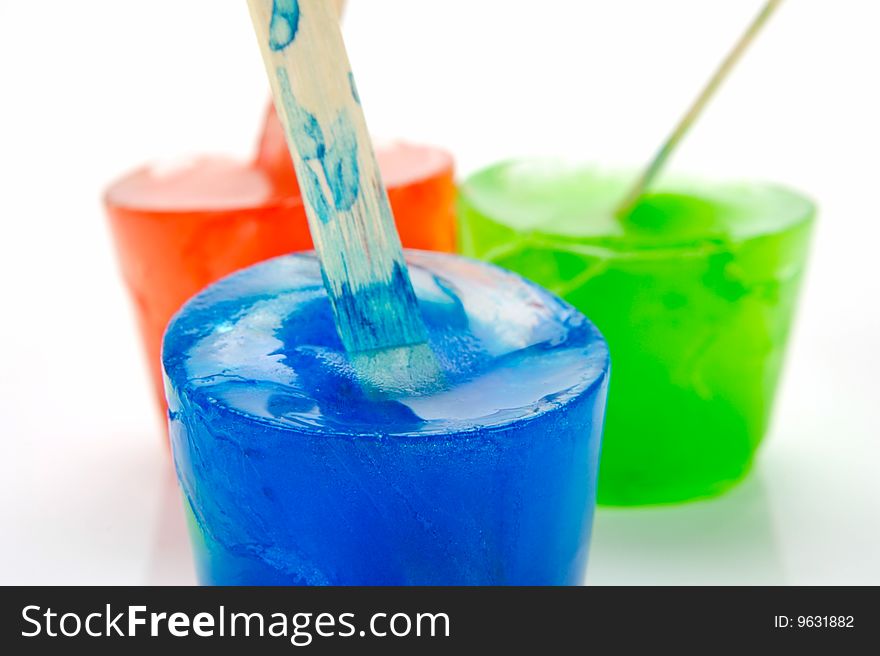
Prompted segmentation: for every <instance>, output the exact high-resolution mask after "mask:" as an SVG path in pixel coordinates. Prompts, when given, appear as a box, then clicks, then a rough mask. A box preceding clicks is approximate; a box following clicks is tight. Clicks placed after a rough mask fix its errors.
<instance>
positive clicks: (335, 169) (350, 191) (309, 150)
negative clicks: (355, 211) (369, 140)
mask: <svg viewBox="0 0 880 656" xmlns="http://www.w3.org/2000/svg"><path fill="white" fill-rule="evenodd" d="M276 74H277V76H278V82H279V85H280V87H281V97H282V102H283V104H284V112H285V113H286V114H287V118H288V122H289V123H290V126H291V135H290V136H291V138H292V139H293V142H294V144H295V145H296V148H297V150H298V151H299V153H300V156H301V157H302V158H303V160H304V161H305V163H306V165H307V169H308V170H307V171H305V172H304V178H305V180H302V181H301V183H302V184H303V187H304V192H305V193H306V194H308V196H309V200H311V201H312V205H313V207H315V210H316V212H317V213H318V216H319V217H320V218H321V220H322V221H324V222H325V223H326V222H327V221H329V220H330V212H329V205H328V202H327V199H326V198H324V191H323V189H324V186H323V185H324V184H326V188H327V189H328V190H329V192H330V195H331V197H332V199H333V205H334V207H336V209H337V210H341V211H347V210H350V209H351V208H352V206H353V205H354V204H355V201H357V198H358V195H359V194H360V170H359V167H358V143H357V133H356V132H355V129H354V125H353V124H352V121H351V117H350V116H349V115H348V112H347V111H346V110H345V108H342V109H340V110H339V112H338V113H337V114H336V119H335V120H334V121H333V123H332V125H330V128H329V129H328V131H327V132H328V135H326V136H325V134H324V130H323V129H322V128H321V125H320V123H318V119H317V118H315V116H314V114H312V113H311V112H309V111H307V110H306V109H305V108H303V107H302V106H301V105H300V104H299V102H297V100H296V96H295V95H294V94H293V89H292V87H291V85H290V78H289V77H288V75H287V71H286V70H285V69H284V68H283V67H280V66H279V67H278V68H277V69H276ZM313 163H314V165H315V166H317V168H315V166H313ZM319 174H320V175H319Z"/></svg>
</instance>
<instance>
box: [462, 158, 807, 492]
mask: <svg viewBox="0 0 880 656" xmlns="http://www.w3.org/2000/svg"><path fill="white" fill-rule="evenodd" d="M631 178H632V176H631V175H629V174H614V173H607V172H603V171H601V170H598V169H594V168H589V167H586V166H569V165H565V164H563V163H560V162H555V161H515V162H508V163H503V164H499V165H496V166H493V167H490V168H488V169H485V170H483V171H481V172H479V173H477V174H475V175H473V176H472V177H470V178H469V179H468V180H467V181H466V182H465V184H464V185H462V188H461V198H460V207H459V215H460V216H459V220H460V223H461V237H460V239H461V248H462V251H463V252H464V253H465V254H467V255H472V256H476V257H478V258H481V259H485V260H488V261H491V262H494V263H496V264H499V265H501V266H503V267H506V268H508V269H512V270H514V271H516V272H517V273H520V274H522V275H524V276H526V277H527V278H530V279H532V280H533V281H535V282H537V283H539V284H540V285H543V286H544V287H546V288H548V289H550V290H552V291H554V292H555V293H557V294H559V295H560V296H563V297H564V298H565V299H566V300H568V301H570V302H571V303H573V304H574V305H575V306H577V307H578V308H579V309H580V310H582V311H583V312H584V313H585V314H587V316H589V317H590V318H591V319H592V320H593V321H594V322H595V323H596V325H597V326H598V327H599V329H600V330H601V331H602V332H603V334H604V335H605V337H606V339H607V340H608V343H609V347H610V349H611V359H612V363H613V375H612V382H611V387H610V391H609V399H608V411H607V421H606V428H605V439H604V441H603V447H602V449H603V451H602V460H601V464H600V480H599V502H600V503H605V504H614V505H635V504H652V503H669V502H676V501H683V500H687V499H694V498H699V497H708V496H712V495H715V494H718V493H720V492H722V491H723V490H725V489H726V488H728V487H729V486H731V485H732V484H734V483H735V482H736V481H738V480H739V479H741V478H742V477H743V476H744V475H745V474H746V473H747V472H748V470H749V467H750V465H751V462H752V459H753V456H754V453H755V449H756V447H757V446H758V443H759V442H760V441H761V438H762V437H763V435H764V433H765V431H766V428H767V423H768V418H769V416H770V410H771V407H772V403H773V397H774V393H775V390H776V385H777V381H778V378H779V372H780V368H781V365H782V359H783V355H784V351H785V346H786V342H787V338H788V333H789V328H790V326H791V320H792V315H793V313H794V308H795V304H796V299H797V292H798V287H799V285H800V280H801V275H802V272H803V269H804V263H805V260H806V255H807V245H808V240H809V235H810V230H811V226H812V223H813V218H814V215H815V207H814V206H813V204H812V203H811V202H810V201H809V200H807V199H806V198H804V197H802V196H800V195H799V194H797V193H794V192H792V191H788V190H785V189H783V188H780V187H776V186H771V185H765V184H710V183H703V182H673V183H666V184H661V185H660V186H658V188H657V189H656V190H655V191H654V192H653V193H650V194H649V195H647V196H645V197H644V198H643V199H642V201H641V202H640V204H639V205H638V206H637V207H636V208H635V209H634V211H633V213H632V214H631V215H630V216H629V217H628V218H627V219H625V220H618V219H615V218H614V217H613V215H612V212H613V209H614V206H615V204H616V203H617V202H618V201H619V199H620V198H621V195H622V194H623V193H624V192H625V190H626V188H627V184H628V183H629V182H630V181H631Z"/></svg>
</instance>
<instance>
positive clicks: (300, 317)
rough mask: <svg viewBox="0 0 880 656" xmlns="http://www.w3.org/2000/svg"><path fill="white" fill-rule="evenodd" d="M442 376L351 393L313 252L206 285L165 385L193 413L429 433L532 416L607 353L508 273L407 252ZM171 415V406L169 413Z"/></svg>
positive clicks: (178, 333)
mask: <svg viewBox="0 0 880 656" xmlns="http://www.w3.org/2000/svg"><path fill="white" fill-rule="evenodd" d="M408 260H409V263H410V274H411V276H412V280H413V285H414V287H415V290H416V294H417V296H418V299H419V306H420V309H421V311H422V314H423V316H424V319H425V322H426V324H427V327H428V332H429V335H430V345H431V347H432V349H433V350H434V352H435V354H436V355H437V358H438V360H439V363H440V366H441V368H442V370H443V374H444V375H443V377H442V382H438V385H437V387H436V389H432V390H427V391H425V390H422V391H420V392H419V393H418V394H416V393H405V392H399V391H398V392H394V391H390V392H388V393H386V394H376V393H375V392H372V393H368V392H365V390H364V386H363V385H361V384H360V382H359V381H358V378H357V376H356V375H355V371H354V368H353V367H352V365H351V363H350V361H349V358H348V357H347V355H346V354H345V352H344V349H343V347H342V344H341V342H340V340H339V337H338V335H337V333H336V330H335V326H334V324H333V318H332V313H331V309H330V304H329V301H328V299H327V296H326V293H325V292H324V289H323V286H322V281H321V275H320V269H319V266H318V262H317V260H316V259H315V258H314V257H313V256H307V255H297V256H289V257H284V258H278V259H276V260H271V261H269V262H267V263H264V264H261V265H258V266H256V267H252V268H250V269H247V270H245V271H243V272H240V273H238V274H236V275H234V276H232V277H230V278H227V279H225V280H224V281H222V282H220V283H218V284H217V285H215V286H213V287H211V288H209V289H208V290H207V291H206V292H204V293H202V294H201V295H199V296H198V297H196V299H194V300H193V301H191V302H190V304H188V305H187V308H186V310H185V311H184V312H183V313H182V314H181V315H179V316H178V318H177V319H175V321H174V322H172V325H171V326H170V328H169V331H168V334H167V336H166V341H165V352H164V360H165V366H166V371H167V372H168V375H169V378H170V379H171V380H173V381H175V382H176V383H177V384H178V385H179V384H180V382H181V381H184V380H185V381H188V382H187V384H186V386H187V387H188V388H189V390H190V393H191V394H192V396H193V397H194V398H193V399H192V400H193V402H195V403H196V404H198V405H200V406H207V405H211V406H214V407H220V408H225V409H227V410H229V411H232V412H234V413H237V414H242V413H243V414H246V415H249V416H252V417H254V418H255V419H256V420H258V421H262V422H269V423H271V424H272V425H276V426H278V425H281V426H283V425H289V426H291V427H294V428H296V429H297V430H308V429H309V428H310V427H311V428H314V429H315V430H319V431H322V432H324V431H326V432H330V433H337V434H353V433H360V434H377V433H382V434H430V433H439V432H448V431H450V430H455V429H462V428H466V427H484V426H491V425H496V424H502V423H507V422H509V421H512V420H516V419H521V418H525V417H528V416H531V415H535V414H539V413H541V412H542V411H543V410H546V409H547V408H550V407H553V406H554V405H556V404H559V403H565V401H566V400H568V399H570V398H573V397H574V396H576V395H577V394H579V393H580V392H582V391H583V390H584V389H585V387H589V386H590V385H592V384H594V383H596V381H597V380H598V379H599V378H600V377H601V376H602V374H603V371H604V369H605V367H606V365H607V358H608V353H607V348H606V346H605V343H604V341H603V340H602V339H601V337H600V336H599V335H598V333H597V332H596V330H595V328H594V327H593V326H592V324H590V323H589V322H588V321H586V320H585V319H584V317H583V315H581V314H580V313H579V312H577V311H576V310H574V309H573V308H571V307H570V306H568V305H567V304H565V303H564V302H562V301H559V300H558V299H556V298H555V297H552V296H550V295H549V294H547V293H546V292H544V291H542V290H540V289H539V288H537V287H535V286H533V285H531V284H529V283H526V282H525V281H523V280H522V279H521V278H519V277H517V276H514V275H512V274H508V273H506V272H503V271H501V270H499V269H495V268H494V267H490V266H487V265H484V264H478V263H475V262H472V261H469V260H466V259H463V258H457V257H452V256H447V255H439V254H428V253H419V252H411V253H409V256H408ZM172 410H173V408H172Z"/></svg>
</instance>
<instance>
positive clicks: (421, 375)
mask: <svg viewBox="0 0 880 656" xmlns="http://www.w3.org/2000/svg"><path fill="white" fill-rule="evenodd" d="M299 21H300V13H299V5H298V3H297V2H295V1H283V0H275V2H274V4H273V15H272V22H271V26H270V36H269V43H270V46H271V49H272V50H275V51H283V50H284V49H285V48H287V47H288V46H289V45H291V43H293V41H294V38H295V36H296V31H297V29H298V27H299ZM275 75H276V78H277V82H278V91H279V92H280V100H281V109H282V110H283V112H284V116H285V117H286V119H287V129H288V135H287V138H288V141H289V142H290V143H291V144H292V145H293V147H294V149H295V152H296V153H297V154H298V155H299V157H298V158H296V157H295V158H294V162H295V166H296V173H297V178H298V179H299V184H300V188H301V189H302V194H303V197H304V199H305V201H306V204H307V207H308V208H310V210H311V211H310V213H309V215H310V228H311V230H312V235H313V237H314V241H315V245H316V247H317V250H318V252H319V256H320V260H321V271H322V275H323V277H324V283H325V284H324V286H325V287H326V289H327V293H328V297H329V299H330V302H331V305H332V306H333V310H334V313H335V315H336V327H337V330H338V332H339V336H340V338H341V340H342V343H343V344H344V345H345V348H346V350H347V351H348V352H349V353H351V354H353V355H352V363H353V364H354V366H355V369H356V370H357V371H358V377H359V379H360V380H361V381H362V383H364V385H365V387H367V388H370V389H371V390H373V391H382V390H386V391H387V390H388V389H390V388H392V387H399V386H402V387H403V388H406V389H409V390H411V391H412V390H417V389H421V388H422V386H424V385H432V386H436V385H437V384H439V381H440V380H441V379H442V374H441V373H440V369H439V366H438V364H437V362H436V358H434V356H433V353H432V351H431V349H430V347H429V346H428V345H427V331H426V329H425V325H424V322H423V320H422V316H421V313H420V310H419V307H418V302H417V300H416V297H415V293H414V292H413V287H412V283H411V281H410V279H409V272H408V271H407V268H406V264H405V263H404V261H403V253H402V251H401V249H400V245H399V244H400V242H399V240H398V239H397V236H396V234H395V231H394V217H393V216H392V215H391V209H390V207H389V205H388V200H387V196H386V193H385V190H384V189H383V188H382V184H381V182H380V180H379V179H378V176H376V175H373V174H370V175H365V174H363V173H362V171H361V165H360V163H361V161H362V160H361V157H372V153H371V152H370V150H369V148H367V149H366V151H365V152H363V153H361V152H360V146H359V143H358V141H359V136H358V131H357V129H356V127H355V122H354V121H353V119H352V117H353V116H356V112H359V110H358V109H357V106H356V105H355V106H352V105H350V104H349V103H345V104H344V105H343V106H342V107H340V108H339V109H338V110H336V111H335V112H333V113H331V114H330V115H329V116H328V117H327V118H326V119H324V120H318V118H317V116H316V115H315V114H313V113H312V112H310V111H308V110H307V109H306V108H305V107H303V106H302V105H301V104H300V102H299V100H298V99H297V97H296V94H295V93H294V91H293V85H292V83H291V80H290V77H289V75H288V72H287V69H286V68H285V67H284V66H283V65H280V66H276V67H275ZM347 82H348V86H349V89H350V91H351V97H352V99H353V100H354V101H355V103H357V105H359V104H360V98H359V96H358V92H357V87H356V86H355V83H354V78H353V76H352V74H351V72H348V74H347ZM331 117H332V120H330V118H331ZM374 168H377V167H376V166H375V162H374ZM366 170H369V167H366ZM362 185H363V186H364V188H363V189H362V188H361V187H362Z"/></svg>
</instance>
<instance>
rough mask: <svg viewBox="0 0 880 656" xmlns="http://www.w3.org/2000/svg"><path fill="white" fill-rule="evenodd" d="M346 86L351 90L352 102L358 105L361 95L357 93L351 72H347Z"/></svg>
mask: <svg viewBox="0 0 880 656" xmlns="http://www.w3.org/2000/svg"><path fill="white" fill-rule="evenodd" d="M348 86H349V88H350V89H351V97H352V98H354V101H355V102H356V103H357V104H358V105H360V104H361V95H360V94H359V93H358V88H357V85H356V84H355V83H354V75H352V74H351V71H349V72H348Z"/></svg>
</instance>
